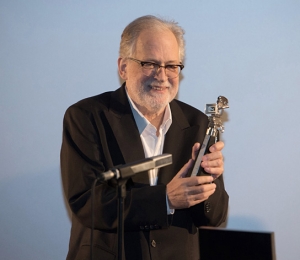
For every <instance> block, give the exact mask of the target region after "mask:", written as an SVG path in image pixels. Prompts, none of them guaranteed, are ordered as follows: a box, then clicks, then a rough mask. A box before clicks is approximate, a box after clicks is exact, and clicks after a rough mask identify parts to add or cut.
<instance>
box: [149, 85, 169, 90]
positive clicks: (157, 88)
mask: <svg viewBox="0 0 300 260" xmlns="http://www.w3.org/2000/svg"><path fill="white" fill-rule="evenodd" d="M151 88H152V89H154V90H160V91H162V90H165V89H168V87H159V86H151Z"/></svg>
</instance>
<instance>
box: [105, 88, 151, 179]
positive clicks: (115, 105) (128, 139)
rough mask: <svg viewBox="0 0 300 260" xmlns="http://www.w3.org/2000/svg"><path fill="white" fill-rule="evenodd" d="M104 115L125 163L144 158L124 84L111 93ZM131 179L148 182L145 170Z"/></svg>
mask: <svg viewBox="0 0 300 260" xmlns="http://www.w3.org/2000/svg"><path fill="white" fill-rule="evenodd" d="M105 116H106V118H107V120H108V122H109V124H110V126H111V129H112V131H113V133H114V136H115V138H116V140H117V143H118V145H119V148H120V150H121V153H122V155H123V158H124V162H125V164H126V163H132V162H135V161H138V160H142V159H144V158H145V154H144V149H143V145H142V142H141V138H140V134H139V131H138V128H137V125H136V123H135V120H134V117H133V114H132V111H131V107H130V104H129V101H128V98H127V95H126V92H125V84H123V85H122V87H121V88H119V89H118V90H116V91H115V92H113V93H112V96H111V103H110V108H109V110H108V111H106V113H105ZM132 179H133V180H134V181H135V182H139V183H147V184H149V178H148V173H147V172H146V173H138V174H136V175H135V176H133V177H132Z"/></svg>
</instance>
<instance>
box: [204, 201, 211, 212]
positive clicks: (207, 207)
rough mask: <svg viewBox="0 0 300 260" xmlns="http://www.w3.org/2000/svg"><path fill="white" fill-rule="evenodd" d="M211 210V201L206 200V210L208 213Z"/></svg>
mask: <svg viewBox="0 0 300 260" xmlns="http://www.w3.org/2000/svg"><path fill="white" fill-rule="evenodd" d="M210 210H211V207H210V203H209V202H206V203H205V212H206V213H208V212H210Z"/></svg>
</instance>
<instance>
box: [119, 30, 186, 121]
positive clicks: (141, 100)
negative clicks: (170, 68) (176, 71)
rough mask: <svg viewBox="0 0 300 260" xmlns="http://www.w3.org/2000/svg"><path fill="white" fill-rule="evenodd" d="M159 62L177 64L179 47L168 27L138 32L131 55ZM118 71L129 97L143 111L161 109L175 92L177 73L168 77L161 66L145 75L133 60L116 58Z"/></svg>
mask: <svg viewBox="0 0 300 260" xmlns="http://www.w3.org/2000/svg"><path fill="white" fill-rule="evenodd" d="M132 58H135V59H138V60H141V61H150V62H154V63H157V64H159V65H162V66H164V65H167V64H179V63H180V60H179V48H178V43H177V41H176V38H175V36H174V34H173V33H172V32H171V31H170V30H168V29H165V30H154V29H153V30H144V31H142V32H141V33H140V35H139V37H138V39H137V42H136V47H135V51H134V54H133V57H132ZM118 65H119V74H120V76H121V78H122V79H124V80H125V81H126V87H127V91H128V94H129V96H130V98H131V99H132V100H133V102H134V103H135V104H136V106H137V107H138V109H139V110H140V111H141V112H142V113H143V114H144V115H145V116H146V117H147V115H153V114H159V113H162V112H163V111H164V109H165V107H166V106H167V104H168V103H169V102H170V101H171V100H172V99H174V98H175V96H176V94H177V92H178V85H179V76H178V77H176V78H172V79H169V78H168V77H167V76H166V74H165V70H164V68H160V69H159V70H158V71H157V73H155V74H153V75H150V76H145V75H144V74H143V71H142V67H141V65H140V64H138V63H137V62H135V61H132V60H128V59H124V58H119V60H118Z"/></svg>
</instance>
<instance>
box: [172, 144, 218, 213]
mask: <svg viewBox="0 0 300 260" xmlns="http://www.w3.org/2000/svg"><path fill="white" fill-rule="evenodd" d="M223 147H224V143H223V142H217V143H215V144H214V145H212V146H211V147H210V149H209V150H210V152H211V153H210V154H207V155H204V156H203V162H202V163H201V166H202V167H203V168H204V170H205V171H206V172H207V173H210V174H212V176H193V177H189V178H183V177H185V176H186V174H187V173H188V171H189V169H190V168H192V167H193V164H194V161H195V159H196V155H197V152H198V150H199V149H200V144H199V143H196V144H195V145H194V146H193V148H192V159H190V160H189V161H188V162H187V163H186V164H185V165H184V166H183V167H182V168H181V170H180V171H179V172H178V173H177V174H176V175H175V177H174V178H173V179H172V180H171V182H169V183H168V184H167V196H168V200H169V207H170V208H171V209H182V208H189V207H191V206H194V205H196V204H198V203H201V202H203V201H205V200H207V199H208V198H209V196H211V195H212V194H213V193H214V192H215V189H216V185H215V184H214V183H211V182H212V181H213V180H214V179H216V178H218V177H219V176H220V175H221V174H222V173H223V156H222V152H221V150H222V149H223Z"/></svg>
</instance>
